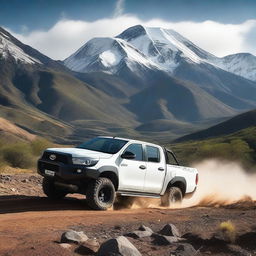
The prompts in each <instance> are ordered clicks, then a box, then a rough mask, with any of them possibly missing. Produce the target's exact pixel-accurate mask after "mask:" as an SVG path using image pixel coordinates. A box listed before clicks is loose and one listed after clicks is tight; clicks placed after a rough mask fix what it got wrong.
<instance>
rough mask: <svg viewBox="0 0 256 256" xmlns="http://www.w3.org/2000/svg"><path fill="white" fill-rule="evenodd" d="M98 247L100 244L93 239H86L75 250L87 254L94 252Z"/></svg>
mask: <svg viewBox="0 0 256 256" xmlns="http://www.w3.org/2000/svg"><path fill="white" fill-rule="evenodd" d="M99 247H100V244H99V243H98V242H97V241H96V240H94V239H88V240H87V241H86V242H83V243H82V244H81V245H80V246H79V247H78V248H77V249H76V250H75V252H76V253H78V254H82V255H87V254H89V253H93V254H95V253H96V252H97V251H98V249H99Z"/></svg>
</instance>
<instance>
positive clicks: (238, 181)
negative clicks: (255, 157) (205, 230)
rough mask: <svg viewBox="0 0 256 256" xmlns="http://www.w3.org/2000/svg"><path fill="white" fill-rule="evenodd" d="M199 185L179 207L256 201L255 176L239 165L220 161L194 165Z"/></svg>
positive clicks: (208, 161)
mask: <svg viewBox="0 0 256 256" xmlns="http://www.w3.org/2000/svg"><path fill="white" fill-rule="evenodd" d="M193 167H195V168H197V170H198V172H199V183H198V187H197V191H196V193H195V194H194V195H193V197H192V198H191V199H188V200H187V199H184V200H183V203H182V205H181V206H183V207H186V206H187V207H188V206H195V205H202V206H205V205H209V206H218V205H228V204H232V203H237V202H239V201H253V200H256V175H255V174H254V175H253V174H249V173H248V172H246V170H244V169H243V168H242V167H241V165H240V164H238V163H235V162H226V161H221V160H217V159H216V160H205V161H202V162H199V163H197V164H194V166H193Z"/></svg>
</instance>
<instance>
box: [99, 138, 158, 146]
mask: <svg viewBox="0 0 256 256" xmlns="http://www.w3.org/2000/svg"><path fill="white" fill-rule="evenodd" d="M98 137H99V138H110V139H118V140H127V141H129V142H135V143H147V144H150V145H152V146H158V147H161V146H160V145H158V144H155V143H151V142H148V141H143V140H134V139H129V138H122V137H116V136H114V137H113V136H98Z"/></svg>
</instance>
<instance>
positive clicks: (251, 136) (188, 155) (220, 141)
mask: <svg viewBox="0 0 256 256" xmlns="http://www.w3.org/2000/svg"><path fill="white" fill-rule="evenodd" d="M166 146H167V147H168V148H170V149H172V150H173V151H174V152H175V153H176V155H177V157H178V159H179V160H180V162H181V163H182V164H185V165H189V164H191V163H192V162H195V161H201V160H203V159H208V158H219V159H223V160H230V161H238V162H240V163H241V164H242V165H243V166H244V167H245V168H246V169H247V170H248V171H255V172H256V126H252V127H249V128H246V129H242V130H240V131H238V132H235V133H232V134H230V135H224V136H219V137H216V138H211V139H205V140H197V141H188V142H182V143H176V144H168V145H166Z"/></svg>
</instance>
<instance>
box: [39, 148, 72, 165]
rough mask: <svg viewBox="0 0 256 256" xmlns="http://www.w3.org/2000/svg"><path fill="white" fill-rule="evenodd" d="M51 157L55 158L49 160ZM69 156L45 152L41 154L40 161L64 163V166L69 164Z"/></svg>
mask: <svg viewBox="0 0 256 256" xmlns="http://www.w3.org/2000/svg"><path fill="white" fill-rule="evenodd" d="M51 155H55V156H56V158H55V159H54V160H51V159H50V156H51ZM69 158H70V157H69V155H68V154H60V153H55V152H48V151H45V152H44V154H43V157H42V159H45V160H47V161H52V162H60V163H64V164H68V163H69Z"/></svg>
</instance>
